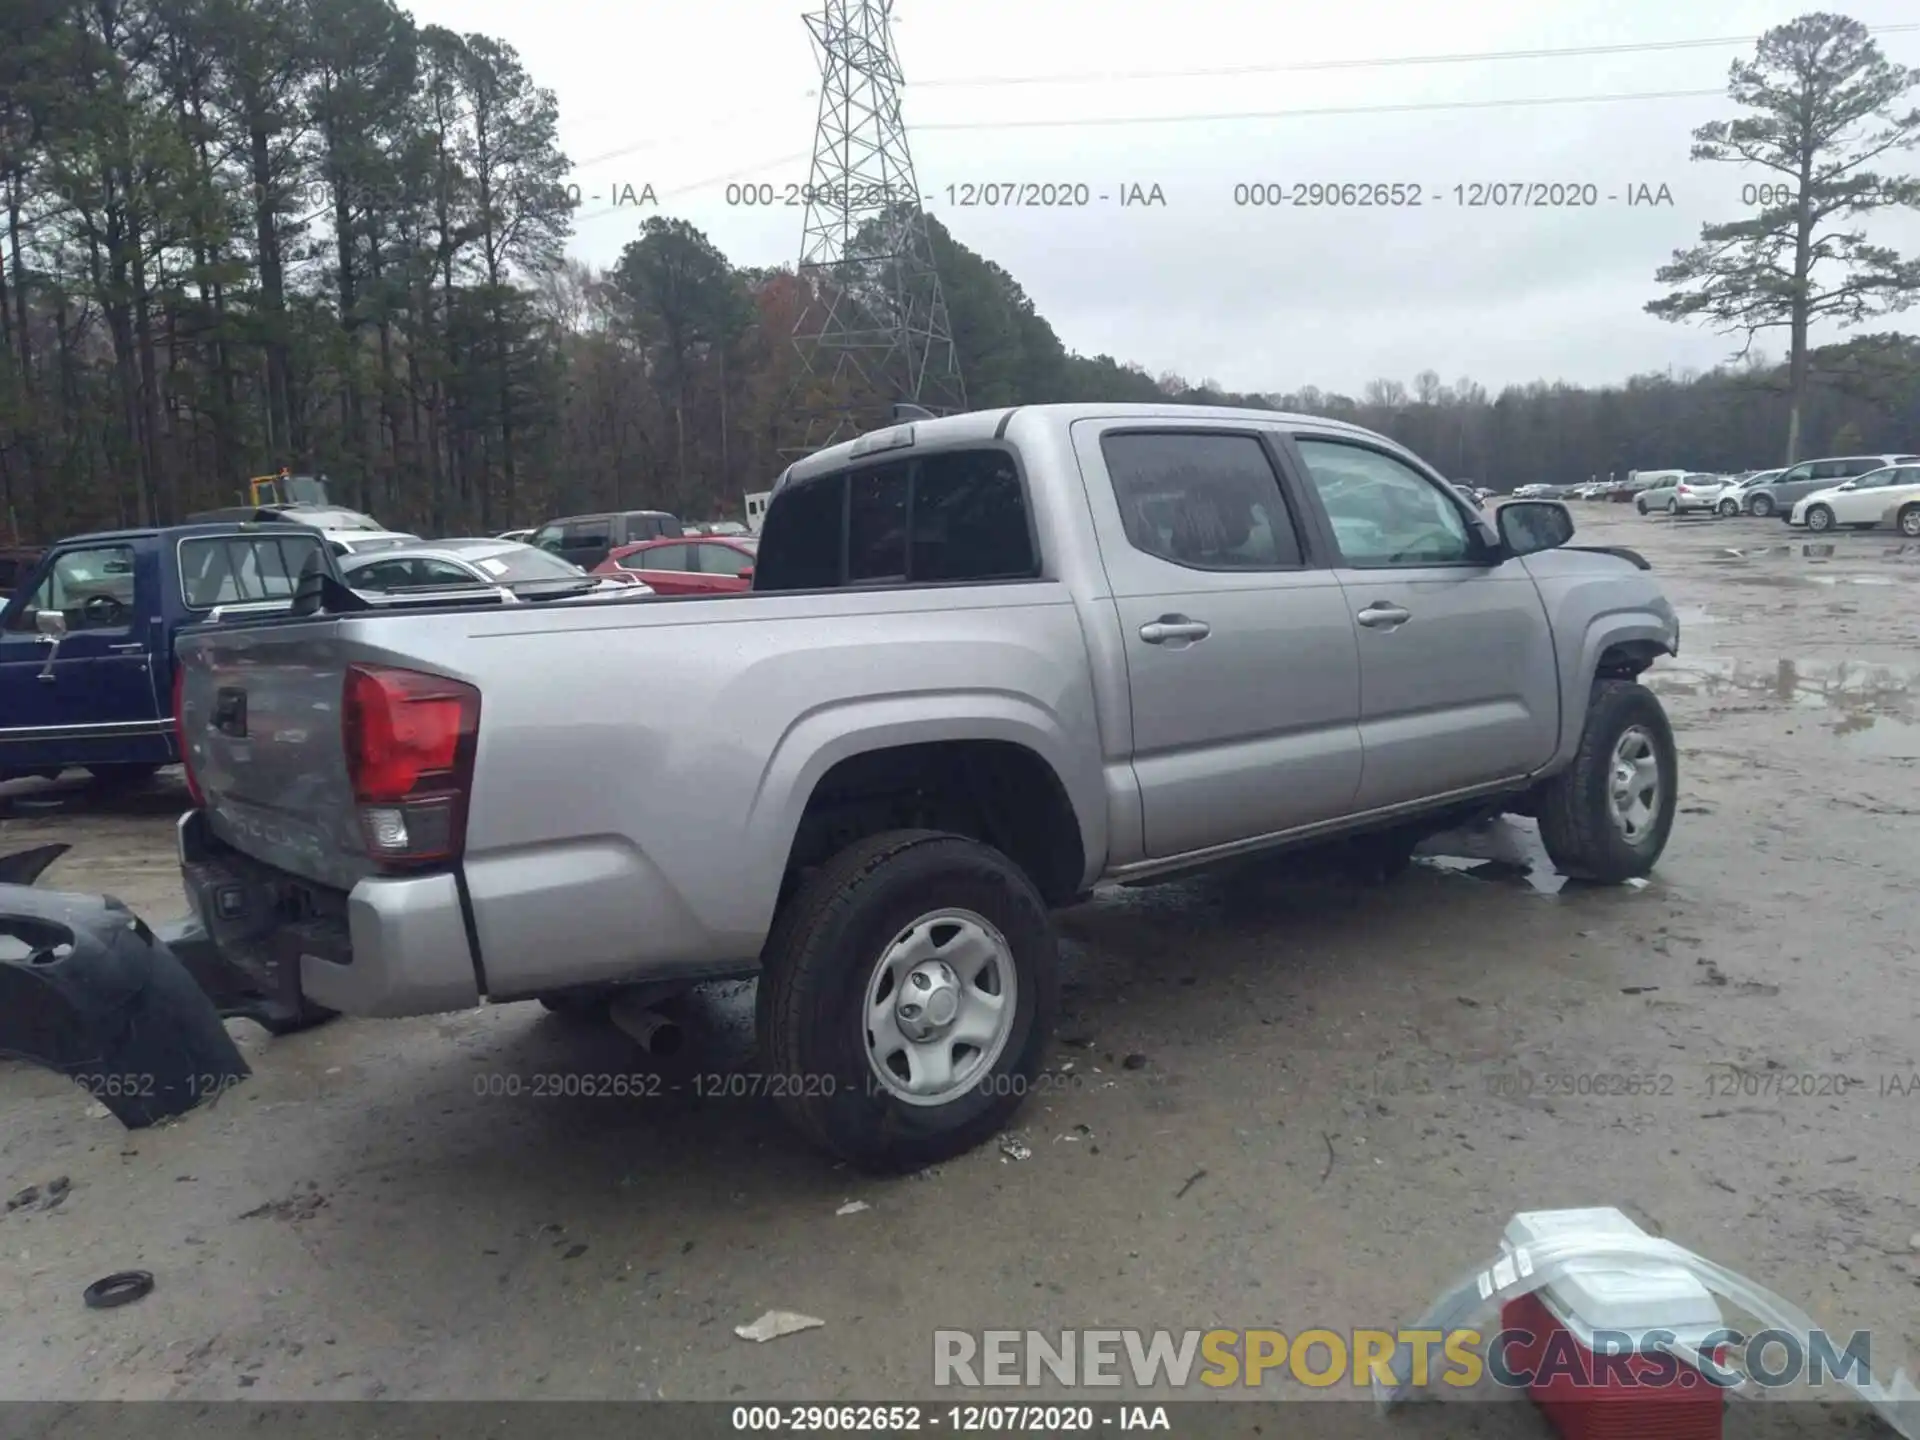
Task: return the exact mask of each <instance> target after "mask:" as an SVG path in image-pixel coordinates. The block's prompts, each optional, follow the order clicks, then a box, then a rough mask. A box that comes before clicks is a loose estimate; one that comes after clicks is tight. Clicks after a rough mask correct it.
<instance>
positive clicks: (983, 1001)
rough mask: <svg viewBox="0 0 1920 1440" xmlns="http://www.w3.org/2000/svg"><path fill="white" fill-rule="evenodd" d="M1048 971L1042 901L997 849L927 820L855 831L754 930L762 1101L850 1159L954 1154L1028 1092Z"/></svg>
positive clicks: (1043, 1027) (896, 1160)
mask: <svg viewBox="0 0 1920 1440" xmlns="http://www.w3.org/2000/svg"><path fill="white" fill-rule="evenodd" d="M1057 967H1058V949H1057V946H1056V944H1055V941H1054V936H1053V929H1052V926H1051V925H1050V924H1049V922H1048V918H1047V910H1046V904H1045V902H1044V901H1042V900H1041V898H1040V895H1039V893H1038V892H1037V891H1036V890H1035V889H1034V887H1033V883H1032V881H1030V880H1029V879H1028V878H1027V877H1026V875H1025V874H1024V873H1023V872H1022V871H1021V870H1020V869H1019V867H1017V866H1016V865H1014V863H1013V862H1012V861H1011V860H1009V859H1007V858H1006V856H1004V855H1002V854H1001V853H1000V852H999V851H997V850H993V849H990V848H989V847H987V846H985V845H982V844H979V843H977V842H975V841H972V840H968V839H964V838H962V837H961V836H958V835H947V834H942V833H940V832H938V831H931V830H896V831H892V832H890V833H887V834H884V835H876V836H873V837H871V838H869V839H866V840H861V841H858V842H856V843H855V844H853V845H850V846H848V847H847V848H846V849H845V850H843V851H841V852H840V853H839V854H838V855H836V856H834V857H833V858H832V859H831V860H829V861H828V862H827V863H826V864H825V865H823V866H821V867H820V868H819V869H818V870H817V871H815V872H814V873H813V874H812V875H811V876H809V877H808V878H807V879H806V880H805V881H804V882H803V883H802V884H801V886H800V889H799V892H798V893H797V894H796V895H795V896H794V897H793V898H792V900H791V901H789V903H788V904H787V906H786V908H785V909H784V910H783V912H782V913H781V914H780V916H779V917H778V918H777V919H776V920H775V922H774V928H773V933H772V934H771V935H769V936H768V938H767V944H766V948H765V951H764V952H763V954H762V974H761V977H760V991H759V997H758V1000H757V1002H756V1019H757V1022H758V1028H759V1032H760V1045H761V1050H762V1053H763V1055H764V1057H765V1064H766V1067H767V1073H768V1074H770V1075H775V1076H778V1077H780V1084H779V1087H778V1089H777V1090H776V1092H775V1103H776V1104H777V1105H779V1107H780V1108H781V1110H782V1111H783V1112H784V1113H785V1115H786V1116H787V1118H788V1119H789V1120H790V1121H792V1122H793V1123H794V1125H795V1126H796V1127H797V1128H798V1129H799V1130H800V1132H801V1133H802V1134H803V1135H805V1136H806V1137H807V1138H808V1139H809V1140H811V1141H812V1142H813V1143H814V1144H815V1145H817V1146H819V1147H820V1148H821V1149H823V1150H825V1151H826V1152H828V1153H829V1154H831V1155H835V1156H837V1157H839V1158H840V1159H843V1160H847V1161H851V1162H852V1163H854V1164H856V1165H859V1166H862V1167H863V1168H867V1169H872V1170H879V1171H896V1172H897V1171H904V1170H917V1169H920V1168H922V1167H924V1166H927V1165H931V1164H934V1163H936V1162H938V1161H941V1160H946V1159H951V1158H952V1157H953V1156H955V1155H959V1154H963V1153H964V1152H966V1151H968V1150H971V1149H973V1148H974V1147H975V1146H977V1145H979V1144H980V1143H981V1142H983V1141H984V1140H986V1139H987V1138H988V1137H989V1136H991V1135H993V1134H994V1133H995V1132H996V1131H998V1130H999V1129H1000V1128H1001V1127H1002V1126H1003V1125H1005V1124H1006V1122H1007V1120H1008V1119H1009V1118H1010V1117H1011V1116H1012V1115H1013V1113H1014V1111H1016V1110H1018V1109H1019V1108H1020V1104H1021V1102H1022V1101H1023V1100H1024V1099H1025V1098H1026V1096H1027V1095H1028V1094H1029V1093H1030V1092H1031V1091H1033V1090H1035V1089H1037V1088H1038V1085H1039V1078H1040V1069H1041V1064H1042V1062H1043V1060H1044V1058H1045V1055H1046V1045H1047V1039H1048V1037H1049V1036H1050V1035H1051V1034H1052V1031H1053V1024H1054V1017H1055V1013H1056V1011H1057V1009H1058V1004H1059V1000H1058V988H1059V980H1058V976H1057V973H1056V972H1057Z"/></svg>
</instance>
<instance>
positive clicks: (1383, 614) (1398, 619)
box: [1353, 600, 1413, 630]
mask: <svg viewBox="0 0 1920 1440" xmlns="http://www.w3.org/2000/svg"><path fill="white" fill-rule="evenodd" d="M1353 618H1354V619H1356V620H1358V621H1359V622H1360V623H1361V624H1362V625H1365V626H1367V627H1368V628H1369V629H1372V630H1386V629H1391V628H1392V627H1394V626H1395V625H1404V624H1406V623H1407V621H1409V620H1411V619H1412V618H1413V612H1412V611H1411V610H1402V609H1401V608H1400V607H1399V606H1398V605H1389V604H1387V602H1386V601H1384V600H1376V601H1374V602H1373V604H1371V605H1369V606H1367V608H1366V609H1364V610H1362V611H1361V612H1360V613H1359V614H1358V615H1356V616H1354V617H1353Z"/></svg>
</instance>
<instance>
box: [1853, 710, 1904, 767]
mask: <svg viewBox="0 0 1920 1440" xmlns="http://www.w3.org/2000/svg"><path fill="white" fill-rule="evenodd" d="M1832 728H1833V733H1834V735H1835V736H1836V737H1837V738H1838V739H1839V741H1840V743H1841V744H1842V745H1844V746H1845V747H1846V748H1847V749H1849V750H1851V751H1853V752H1854V753H1855V754H1856V755H1871V756H1873V757H1874V758H1875V759H1878V760H1920V724H1915V723H1914V722H1913V721H1911V720H1901V719H1899V718H1897V717H1895V716H1892V715H1872V714H1868V713H1866V712H1864V711H1856V712H1855V713H1853V714H1851V715H1849V716H1847V717H1846V718H1845V719H1844V720H1842V721H1841V722H1840V723H1839V724H1837V725H1835V726H1833V727H1832Z"/></svg>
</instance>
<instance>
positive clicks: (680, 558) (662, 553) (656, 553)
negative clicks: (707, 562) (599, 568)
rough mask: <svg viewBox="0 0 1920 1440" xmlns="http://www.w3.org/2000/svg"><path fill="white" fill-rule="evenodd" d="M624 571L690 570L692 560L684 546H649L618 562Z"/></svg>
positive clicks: (692, 566)
mask: <svg viewBox="0 0 1920 1440" xmlns="http://www.w3.org/2000/svg"><path fill="white" fill-rule="evenodd" d="M620 566H621V568H622V569H624V570H691V569H693V568H694V565H693V561H692V559H691V558H690V557H689V556H688V554H687V547H686V546H685V545H649V546H648V547H647V548H646V549H644V550H637V551H635V552H634V553H633V554H631V555H629V556H627V558H626V559H624V560H622V561H621V562H620Z"/></svg>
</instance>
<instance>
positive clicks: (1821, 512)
mask: <svg viewBox="0 0 1920 1440" xmlns="http://www.w3.org/2000/svg"><path fill="white" fill-rule="evenodd" d="M1832 528H1833V511H1831V510H1829V509H1828V508H1827V507H1826V506H1824V505H1809V506H1808V507H1807V529H1809V530H1811V531H1813V533H1814V534H1816V535H1818V534H1821V533H1822V532H1824V531H1827V530H1831V529H1832Z"/></svg>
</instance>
